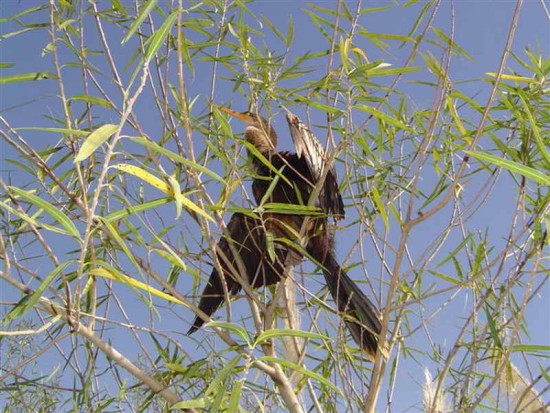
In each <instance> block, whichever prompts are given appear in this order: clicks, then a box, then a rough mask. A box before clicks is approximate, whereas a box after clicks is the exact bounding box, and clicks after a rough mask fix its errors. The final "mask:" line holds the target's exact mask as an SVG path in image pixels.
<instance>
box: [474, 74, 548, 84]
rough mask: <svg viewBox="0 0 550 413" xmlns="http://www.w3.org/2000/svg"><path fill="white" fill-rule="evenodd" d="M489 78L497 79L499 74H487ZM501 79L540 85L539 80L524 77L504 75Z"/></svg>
mask: <svg viewBox="0 0 550 413" xmlns="http://www.w3.org/2000/svg"><path fill="white" fill-rule="evenodd" d="M485 74H486V75H487V76H490V77H494V78H497V77H498V73H491V72H487V73H485ZM501 79H503V80H512V81H514V82H520V83H539V81H538V80H537V79H533V78H531V77H523V76H513V75H502V76H501Z"/></svg>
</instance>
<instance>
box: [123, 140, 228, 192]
mask: <svg viewBox="0 0 550 413" xmlns="http://www.w3.org/2000/svg"><path fill="white" fill-rule="evenodd" d="M130 139H131V140H132V141H134V142H137V143H139V144H140V145H143V146H145V147H147V148H149V149H152V150H153V151H155V152H157V153H160V154H162V155H164V156H166V157H168V158H170V159H172V160H173V161H176V162H181V163H182V164H184V165H185V166H187V167H189V168H193V169H196V170H197V171H199V172H202V173H204V174H206V175H208V176H210V177H212V178H214V179H216V180H218V181H220V182H221V183H222V184H224V185H227V183H226V182H225V180H224V179H223V178H222V177H220V176H219V175H218V174H216V173H215V172H212V171H211V170H210V169H207V168H205V167H204V166H202V165H199V164H198V163H195V162H192V161H190V160H189V159H185V158H184V157H183V156H180V155H178V154H177V153H174V152H172V151H169V150H168V149H165V148H163V147H162V146H160V145H158V144H157V143H155V142H153V141H151V140H149V139H146V138H142V137H133V138H130Z"/></svg>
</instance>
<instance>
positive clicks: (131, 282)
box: [89, 268, 189, 307]
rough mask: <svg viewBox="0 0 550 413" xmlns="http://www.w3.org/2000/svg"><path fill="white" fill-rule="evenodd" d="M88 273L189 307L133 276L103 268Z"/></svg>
mask: <svg viewBox="0 0 550 413" xmlns="http://www.w3.org/2000/svg"><path fill="white" fill-rule="evenodd" d="M89 274H91V275H95V276H96V277H103V278H109V279H111V280H114V281H119V282H122V283H124V284H128V285H130V286H132V287H135V288H139V289H140V290H143V291H146V292H147V293H149V294H152V295H155V296H157V297H160V298H162V299H164V300H166V301H171V302H173V303H176V304H180V305H183V306H185V307H189V305H188V304H186V303H184V302H183V301H180V300H178V299H177V298H176V297H172V296H171V295H170V294H166V293H164V292H162V291H160V290H157V289H156V288H154V287H151V286H150V285H147V284H145V283H142V282H141V281H138V280H134V279H133V278H131V277H128V276H127V275H123V274H114V273H111V272H109V271H107V270H106V269H104V268H93V269H92V270H90V271H89Z"/></svg>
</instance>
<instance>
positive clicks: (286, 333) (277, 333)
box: [252, 330, 330, 347]
mask: <svg viewBox="0 0 550 413" xmlns="http://www.w3.org/2000/svg"><path fill="white" fill-rule="evenodd" d="M277 337H301V338H313V339H316V340H323V341H325V340H326V341H329V340H330V337H328V336H324V335H322V334H317V333H311V332H309V331H298V330H267V331H264V332H263V333H261V334H260V335H259V336H258V337H257V338H256V340H255V341H254V343H253V344H252V346H253V347H256V346H257V345H258V344H263V343H264V342H265V341H267V340H270V339H272V338H277Z"/></svg>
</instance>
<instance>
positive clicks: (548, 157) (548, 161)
mask: <svg viewBox="0 0 550 413" xmlns="http://www.w3.org/2000/svg"><path fill="white" fill-rule="evenodd" d="M519 97H520V99H521V103H522V105H523V109H524V110H525V113H526V115H527V119H529V123H530V124H531V130H532V131H533V135H534V136H535V142H536V143H537V147H538V148H539V151H540V153H541V154H542V156H543V157H544V159H546V166H548V167H550V153H549V152H548V149H547V148H546V146H547V145H548V141H547V142H546V143H545V141H544V140H543V138H542V135H541V133H540V129H539V124H538V122H537V120H536V119H535V116H534V115H533V112H531V108H530V107H529V104H528V103H527V99H528V98H527V96H526V95H525V93H524V92H523V91H519ZM541 123H542V122H541ZM547 139H548V137H547Z"/></svg>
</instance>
